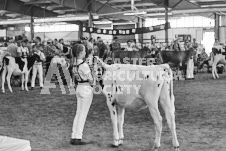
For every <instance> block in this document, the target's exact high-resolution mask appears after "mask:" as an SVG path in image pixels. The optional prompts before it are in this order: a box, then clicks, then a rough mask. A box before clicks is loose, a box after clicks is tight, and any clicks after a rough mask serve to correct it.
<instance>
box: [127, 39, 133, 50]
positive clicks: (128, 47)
mask: <svg viewBox="0 0 226 151" xmlns="http://www.w3.org/2000/svg"><path fill="white" fill-rule="evenodd" d="M125 51H133V46H132V41H131V40H128V41H127V46H126V47H125Z"/></svg>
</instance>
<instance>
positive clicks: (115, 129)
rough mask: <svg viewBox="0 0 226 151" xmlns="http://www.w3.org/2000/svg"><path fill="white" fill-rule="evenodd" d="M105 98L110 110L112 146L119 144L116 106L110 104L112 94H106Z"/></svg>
mask: <svg viewBox="0 0 226 151" xmlns="http://www.w3.org/2000/svg"><path fill="white" fill-rule="evenodd" d="M106 98H107V106H108V109H109V111H110V115H111V121H112V126H113V138H114V141H113V147H117V146H119V132H118V122H117V111H116V107H115V106H113V105H112V102H113V99H112V95H111V94H108V95H106Z"/></svg>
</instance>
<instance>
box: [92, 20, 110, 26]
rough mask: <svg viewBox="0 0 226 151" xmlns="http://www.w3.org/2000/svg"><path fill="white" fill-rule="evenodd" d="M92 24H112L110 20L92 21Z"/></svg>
mask: <svg viewBox="0 0 226 151" xmlns="http://www.w3.org/2000/svg"><path fill="white" fill-rule="evenodd" d="M93 24H99V25H101V24H112V21H93Z"/></svg>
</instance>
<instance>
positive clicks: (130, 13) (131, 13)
mask: <svg viewBox="0 0 226 151" xmlns="http://www.w3.org/2000/svg"><path fill="white" fill-rule="evenodd" d="M144 14H147V12H144V11H143V12H128V13H124V14H123V15H126V16H131V15H144Z"/></svg>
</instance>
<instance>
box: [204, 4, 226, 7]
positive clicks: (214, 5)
mask: <svg viewBox="0 0 226 151" xmlns="http://www.w3.org/2000/svg"><path fill="white" fill-rule="evenodd" d="M224 6H226V4H213V5H201V7H224Z"/></svg>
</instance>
